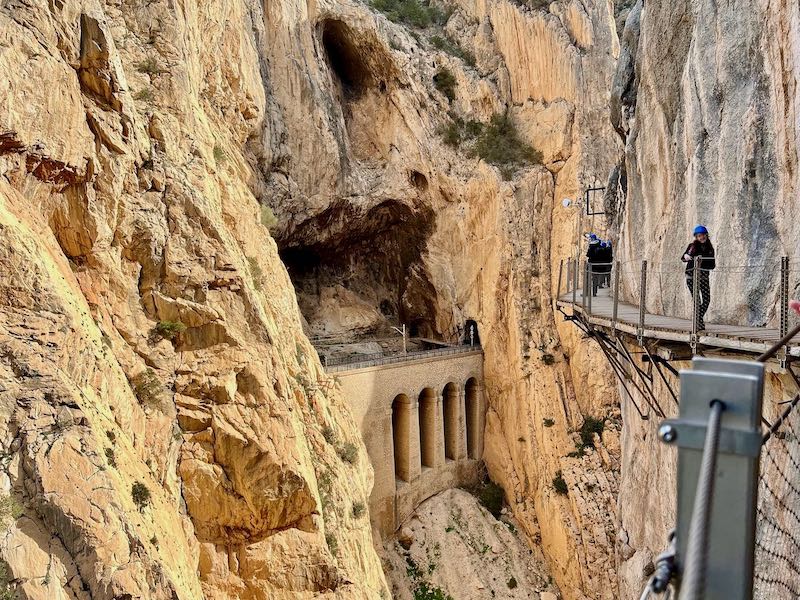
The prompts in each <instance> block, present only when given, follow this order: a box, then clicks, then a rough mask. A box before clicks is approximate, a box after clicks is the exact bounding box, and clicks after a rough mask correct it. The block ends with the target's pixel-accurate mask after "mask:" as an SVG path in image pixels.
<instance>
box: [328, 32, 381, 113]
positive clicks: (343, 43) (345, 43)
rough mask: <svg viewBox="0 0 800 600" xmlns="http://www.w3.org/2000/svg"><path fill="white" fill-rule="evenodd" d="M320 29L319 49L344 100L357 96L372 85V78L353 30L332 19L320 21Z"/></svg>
mask: <svg viewBox="0 0 800 600" xmlns="http://www.w3.org/2000/svg"><path fill="white" fill-rule="evenodd" d="M321 28H322V46H323V48H324V49H325V56H326V58H327V61H328V65H329V66H330V69H331V71H332V73H333V75H334V76H335V78H336V80H337V81H338V82H339V84H340V85H341V88H342V91H343V92H344V94H345V96H346V97H352V98H357V97H359V96H360V95H361V94H362V93H363V92H364V91H365V90H366V89H367V88H369V87H371V86H372V85H373V83H374V78H373V76H372V73H371V72H370V68H369V65H368V64H367V62H366V60H365V52H364V50H363V49H361V48H359V46H358V44H357V43H356V42H355V39H356V36H355V34H354V32H353V30H352V29H350V27H348V26H347V25H346V24H345V23H343V22H342V21H338V20H334V19H329V20H326V21H323V23H322V25H321ZM384 85H385V84H384Z"/></svg>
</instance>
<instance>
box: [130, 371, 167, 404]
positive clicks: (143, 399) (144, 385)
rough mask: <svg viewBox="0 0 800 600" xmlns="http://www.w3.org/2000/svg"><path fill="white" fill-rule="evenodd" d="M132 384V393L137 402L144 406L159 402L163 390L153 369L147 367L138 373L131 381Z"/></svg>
mask: <svg viewBox="0 0 800 600" xmlns="http://www.w3.org/2000/svg"><path fill="white" fill-rule="evenodd" d="M131 383H132V384H133V393H134V394H135V395H136V399H137V400H139V404H142V405H145V406H157V405H158V404H160V403H161V394H162V393H163V392H164V386H163V385H162V384H161V381H159V379H158V377H157V376H156V373H155V371H153V369H147V370H146V371H143V372H142V373H139V374H138V375H137V376H136V377H134V378H133V380H132V381H131Z"/></svg>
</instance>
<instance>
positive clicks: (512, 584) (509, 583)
mask: <svg viewBox="0 0 800 600" xmlns="http://www.w3.org/2000/svg"><path fill="white" fill-rule="evenodd" d="M506 585H507V586H508V589H510V590H513V589H514V588H515V587H517V580H516V579H514V576H513V575H512V576H511V579H509V580H508V581H507V582H506Z"/></svg>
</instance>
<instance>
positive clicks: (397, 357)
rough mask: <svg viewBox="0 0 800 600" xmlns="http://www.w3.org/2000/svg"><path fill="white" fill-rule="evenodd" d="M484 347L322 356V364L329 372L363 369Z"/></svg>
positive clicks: (449, 354)
mask: <svg viewBox="0 0 800 600" xmlns="http://www.w3.org/2000/svg"><path fill="white" fill-rule="evenodd" d="M482 351H483V348H482V347H481V346H480V345H478V344H476V345H474V346H466V345H464V346H450V347H448V348H436V349H434V350H418V351H415V352H406V353H405V354H394V355H390V356H387V355H385V354H360V355H354V356H342V357H336V358H326V357H324V356H323V357H322V364H323V365H324V367H325V370H326V371H327V372H328V373H337V372H341V371H351V370H355V369H363V368H365V367H376V366H380V365H391V364H396V363H402V362H408V361H412V360H419V359H424V358H432V357H435V356H452V355H454V354H469V353H471V352H482Z"/></svg>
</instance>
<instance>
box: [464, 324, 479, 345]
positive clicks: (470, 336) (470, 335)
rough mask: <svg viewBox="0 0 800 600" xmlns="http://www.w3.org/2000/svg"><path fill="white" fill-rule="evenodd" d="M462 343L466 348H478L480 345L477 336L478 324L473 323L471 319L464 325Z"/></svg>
mask: <svg viewBox="0 0 800 600" xmlns="http://www.w3.org/2000/svg"><path fill="white" fill-rule="evenodd" d="M463 343H464V344H465V345H467V346H470V345H473V346H480V345H481V337H480V335H478V323H477V322H475V321H474V320H473V319H467V322H466V323H464V341H463Z"/></svg>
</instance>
